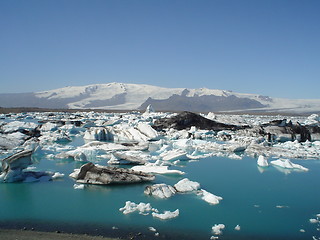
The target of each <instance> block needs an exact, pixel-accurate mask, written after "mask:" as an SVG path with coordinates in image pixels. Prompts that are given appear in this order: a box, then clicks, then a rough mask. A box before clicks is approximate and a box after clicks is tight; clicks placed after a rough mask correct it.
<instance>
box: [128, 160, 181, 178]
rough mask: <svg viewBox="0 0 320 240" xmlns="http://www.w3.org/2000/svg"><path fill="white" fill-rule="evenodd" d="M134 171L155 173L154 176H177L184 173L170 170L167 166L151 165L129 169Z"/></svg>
mask: <svg viewBox="0 0 320 240" xmlns="http://www.w3.org/2000/svg"><path fill="white" fill-rule="evenodd" d="M131 169H132V170H134V171H138V172H139V171H140V172H144V173H155V174H179V175H183V174H184V172H182V171H180V170H170V169H168V166H157V165H154V164H152V163H149V164H146V165H141V166H134V167H132V168H131Z"/></svg>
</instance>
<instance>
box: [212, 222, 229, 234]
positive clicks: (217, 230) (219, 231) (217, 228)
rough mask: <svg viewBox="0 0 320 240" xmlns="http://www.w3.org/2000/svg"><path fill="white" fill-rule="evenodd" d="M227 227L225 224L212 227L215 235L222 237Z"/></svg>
mask: <svg viewBox="0 0 320 240" xmlns="http://www.w3.org/2000/svg"><path fill="white" fill-rule="evenodd" d="M225 227H226V226H225V225H224V224H221V223H220V224H215V225H214V226H213V227H212V232H213V234H215V235H221V234H222V230H223V229H224V228H225Z"/></svg>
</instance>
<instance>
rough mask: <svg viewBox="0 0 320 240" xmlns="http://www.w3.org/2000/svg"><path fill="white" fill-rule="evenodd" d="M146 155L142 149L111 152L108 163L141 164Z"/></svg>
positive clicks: (144, 160) (145, 160) (144, 161)
mask: <svg viewBox="0 0 320 240" xmlns="http://www.w3.org/2000/svg"><path fill="white" fill-rule="evenodd" d="M147 158H148V156H147V155H146V154H144V153H143V152H142V151H121V152H113V153H112V154H111V159H110V160H109V161H108V164H111V165H143V164H145V163H146V162H147V161H148V160H147Z"/></svg>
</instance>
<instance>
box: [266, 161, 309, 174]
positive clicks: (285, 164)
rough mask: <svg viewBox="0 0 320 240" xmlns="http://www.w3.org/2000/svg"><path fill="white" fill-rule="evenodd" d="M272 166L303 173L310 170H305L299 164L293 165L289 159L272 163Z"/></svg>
mask: <svg viewBox="0 0 320 240" xmlns="http://www.w3.org/2000/svg"><path fill="white" fill-rule="evenodd" d="M271 164H273V165H275V166H278V167H281V168H285V169H297V170H302V171H308V170H309V169H308V168H305V167H303V166H301V165H299V164H295V163H292V162H291V161H290V160H289V159H278V160H274V161H271Z"/></svg>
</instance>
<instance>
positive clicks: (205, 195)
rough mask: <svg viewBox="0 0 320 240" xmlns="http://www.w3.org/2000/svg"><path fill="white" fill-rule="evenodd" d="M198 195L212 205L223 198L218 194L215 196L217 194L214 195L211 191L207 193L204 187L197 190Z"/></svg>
mask: <svg viewBox="0 0 320 240" xmlns="http://www.w3.org/2000/svg"><path fill="white" fill-rule="evenodd" d="M198 195H199V196H201V198H202V199H203V200H204V201H206V202H207V203H210V204H212V205H216V204H219V202H220V201H221V200H222V199H223V198H222V197H220V196H217V195H214V194H212V193H209V192H207V191H206V190H204V189H201V190H200V191H199V192H198Z"/></svg>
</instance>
